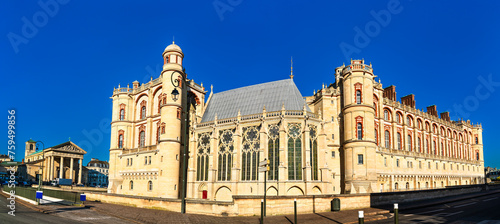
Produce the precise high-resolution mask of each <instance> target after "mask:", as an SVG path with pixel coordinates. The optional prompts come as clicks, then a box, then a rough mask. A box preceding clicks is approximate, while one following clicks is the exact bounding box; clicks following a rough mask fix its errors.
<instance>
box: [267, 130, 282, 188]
mask: <svg viewBox="0 0 500 224" xmlns="http://www.w3.org/2000/svg"><path fill="white" fill-rule="evenodd" d="M279 137H280V132H279V127H278V125H276V124H274V125H270V126H269V136H268V138H269V141H268V145H267V146H268V155H269V175H268V180H278V168H279V161H280V152H279V149H280V139H279Z"/></svg>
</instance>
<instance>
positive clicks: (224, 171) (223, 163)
mask: <svg viewBox="0 0 500 224" xmlns="http://www.w3.org/2000/svg"><path fill="white" fill-rule="evenodd" d="M233 134H234V129H226V130H221V131H219V153H218V154H219V158H218V160H219V166H218V173H217V174H218V175H217V180H219V181H230V180H231V168H232V167H233V151H234V146H233V145H234V142H233Z"/></svg>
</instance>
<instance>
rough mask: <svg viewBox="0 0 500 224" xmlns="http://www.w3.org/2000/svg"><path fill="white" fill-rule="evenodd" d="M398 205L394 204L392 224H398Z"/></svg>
mask: <svg viewBox="0 0 500 224" xmlns="http://www.w3.org/2000/svg"><path fill="white" fill-rule="evenodd" d="M398 216H399V215H398V203H395V204H394V223H395V224H398V223H399V217H398Z"/></svg>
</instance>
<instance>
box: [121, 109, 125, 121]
mask: <svg viewBox="0 0 500 224" xmlns="http://www.w3.org/2000/svg"><path fill="white" fill-rule="evenodd" d="M123 120H125V109H120V121H123Z"/></svg>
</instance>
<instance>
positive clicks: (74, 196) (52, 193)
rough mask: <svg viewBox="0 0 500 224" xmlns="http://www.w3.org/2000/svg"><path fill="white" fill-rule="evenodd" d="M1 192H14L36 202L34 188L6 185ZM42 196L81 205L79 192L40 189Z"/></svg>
mask: <svg viewBox="0 0 500 224" xmlns="http://www.w3.org/2000/svg"><path fill="white" fill-rule="evenodd" d="M3 190H4V191H5V192H7V193H9V192H10V191H11V190H13V191H15V195H18V196H21V197H24V198H27V199H30V200H33V201H36V191H37V189H36V188H32V187H15V188H9V187H8V186H7V185H4V186H3ZM42 191H43V195H44V196H49V197H53V198H59V199H62V200H65V201H69V202H73V203H75V204H80V203H82V202H81V201H80V194H81V192H72V191H58V190H51V189H42Z"/></svg>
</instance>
